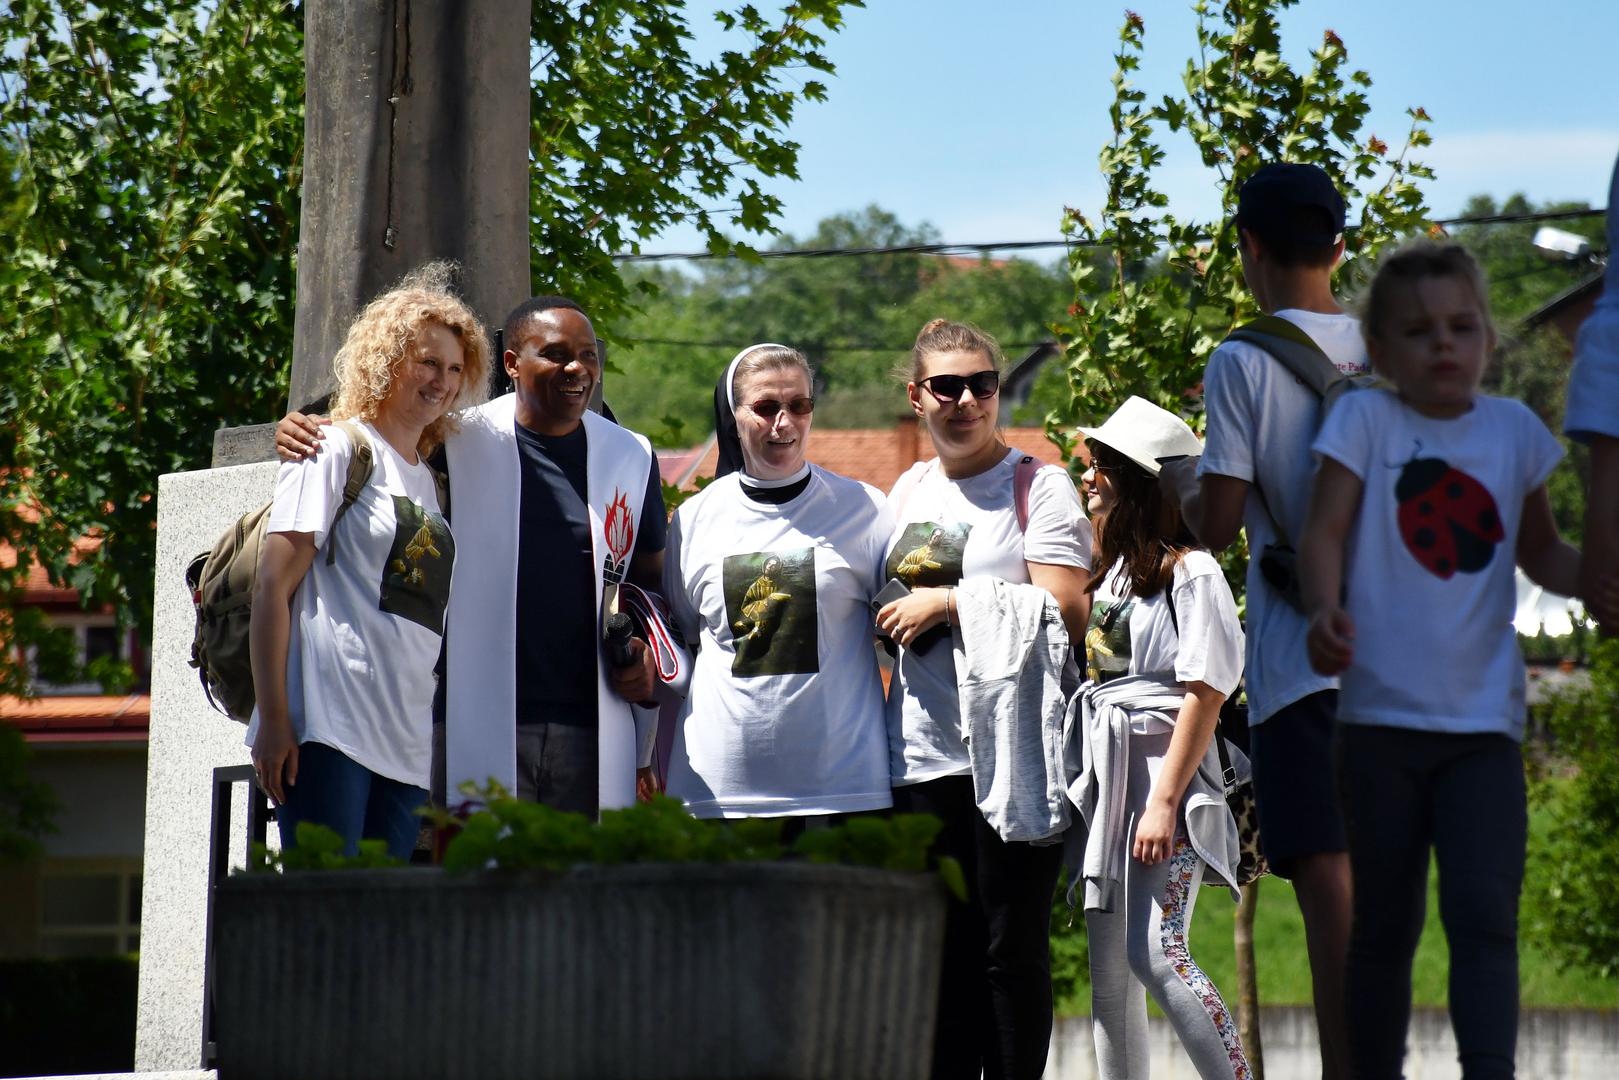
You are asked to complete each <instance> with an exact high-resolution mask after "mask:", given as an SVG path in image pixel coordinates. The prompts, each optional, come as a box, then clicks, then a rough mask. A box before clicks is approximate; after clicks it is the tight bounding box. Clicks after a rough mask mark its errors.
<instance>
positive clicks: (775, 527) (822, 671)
mask: <svg viewBox="0 0 1619 1080" xmlns="http://www.w3.org/2000/svg"><path fill="white" fill-rule="evenodd" d="M812 386H813V383H812V380H811V378H810V369H809V364H808V363H807V362H806V361H805V359H804V357H803V355H802V354H800V353H799V352H797V351H796V350H794V349H789V348H786V347H785V346H781V345H770V344H765V345H754V346H752V347H750V348H747V349H744V350H742V352H740V353H738V354H737V357H736V359H734V360H732V361H731V364H730V366H729V367H728V368H727V369H726V372H725V376H724V378H723V379H722V380H721V382H720V384H719V386H718V387H717V388H716V390H715V421H716V429H717V431H718V439H719V443H720V467H719V473H720V475H718V476H717V477H716V479H715V480H714V482H713V483H712V484H710V485H709V486H708V487H706V488H704V489H703V490H702V491H701V492H699V493H698V494H697V495H695V496H693V497H692V498H691V499H689V500H687V501H686V502H685V503H684V504H683V505H682V506H681V507H680V509H679V510H677V511H676V512H675V516H674V520H673V522H672V523H671V524H670V527H669V543H668V549H667V553H666V555H665V556H664V593H665V595H666V596H667V598H668V601H669V606H670V608H671V610H672V612H673V614H674V618H675V621H676V623H677V625H678V626H679V627H680V630H681V632H682V633H683V634H684V636H685V639H686V641H687V643H688V644H690V645H692V646H693V647H695V648H696V649H697V660H696V663H695V665H694V666H693V668H692V679H691V687H690V690H689V692H688V695H687V698H686V702H685V705H684V706H683V708H682V712H681V718H680V726H679V728H678V729H677V732H676V735H675V742H674V749H673V753H672V755H671V761H670V769H669V778H668V790H669V793H670V794H672V795H675V796H677V797H678V798H680V799H683V800H684V801H685V803H686V805H687V807H688V808H689V809H690V810H691V812H692V813H693V814H695V815H697V816H698V817H755V816H760V817H790V818H792V819H793V821H792V824H791V826H790V828H789V830H788V832H789V834H791V833H792V832H794V831H797V830H798V829H800V828H802V827H803V826H804V825H805V824H807V823H808V821H809V820H810V819H812V818H814V817H817V816H825V815H832V814H843V813H852V812H857V811H865V810H877V809H882V808H885V807H887V806H888V805H889V804H890V802H891V801H892V796H891V794H890V791H889V784H888V745H887V739H886V736H885V732H884V728H883V712H882V709H883V701H882V682H881V680H880V678H879V675H878V670H877V660H876V653H875V650H873V648H872V644H871V611H870V608H869V607H868V602H869V600H870V598H871V596H872V595H873V594H874V593H875V592H876V591H877V583H878V580H879V579H878V573H879V572H880V570H881V564H882V559H883V546H884V544H885V543H886V542H887V539H888V532H889V517H888V514H887V511H886V510H885V509H884V505H883V498H882V495H881V493H880V492H878V491H877V490H876V489H874V488H871V487H868V486H867V485H865V484H861V483H859V482H857V481H854V480H850V479H847V478H846V477H842V476H838V475H837V474H835V473H830V472H827V471H826V470H824V469H821V468H819V467H818V466H814V465H811V464H809V463H808V462H807V461H806V460H805V457H804V453H805V445H806V443H807V441H808V439H809V434H810V423H811V420H812V419H813V415H814V407H815V402H814V398H813V397H812V394H813V389H812Z"/></svg>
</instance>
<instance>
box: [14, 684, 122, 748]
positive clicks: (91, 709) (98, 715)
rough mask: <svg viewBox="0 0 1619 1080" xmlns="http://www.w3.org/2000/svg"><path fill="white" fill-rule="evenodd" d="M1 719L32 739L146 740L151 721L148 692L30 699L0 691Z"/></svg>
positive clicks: (86, 740)
mask: <svg viewBox="0 0 1619 1080" xmlns="http://www.w3.org/2000/svg"><path fill="white" fill-rule="evenodd" d="M0 721H3V722H5V723H9V724H14V725H16V726H17V727H18V728H20V729H21V730H22V733H23V735H24V737H25V738H27V740H28V741H29V742H31V743H62V742H92V741H93V742H145V741H146V738H147V732H148V729H149V728H150V727H151V722H152V698H151V695H149V694H82V695H81V694H65V695H62V696H59V697H39V698H34V699H32V700H26V699H23V698H18V697H12V696H10V695H0Z"/></svg>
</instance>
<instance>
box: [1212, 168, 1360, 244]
mask: <svg viewBox="0 0 1619 1080" xmlns="http://www.w3.org/2000/svg"><path fill="white" fill-rule="evenodd" d="M1311 210H1317V211H1320V213H1310V212H1309V211H1311ZM1344 210H1345V208H1344V198H1343V196H1342V195H1340V194H1338V189H1337V188H1336V187H1334V186H1333V184H1332V178H1331V177H1329V176H1328V175H1327V174H1326V172H1325V171H1324V170H1323V169H1322V168H1321V167H1320V166H1318V165H1305V164H1301V163H1296V162H1289V161H1276V162H1272V163H1271V164H1269V165H1262V166H1260V167H1259V169H1258V170H1256V171H1255V172H1254V174H1253V175H1252V176H1250V177H1249V178H1248V179H1247V181H1246V182H1245V183H1244V184H1243V185H1242V190H1241V191H1240V192H1239V193H1238V194H1237V224H1238V226H1240V227H1241V228H1244V229H1252V230H1253V231H1254V232H1256V233H1258V234H1259V236H1260V239H1262V240H1265V241H1266V242H1267V243H1268V242H1270V241H1271V238H1272V237H1274V236H1277V235H1278V233H1279V232H1282V231H1285V232H1286V233H1287V234H1288V236H1289V239H1290V240H1291V241H1292V242H1293V243H1294V244H1297V245H1303V246H1312V247H1313V246H1324V245H1330V244H1335V243H1337V241H1338V238H1339V236H1341V235H1342V234H1343V231H1344ZM1301 211H1304V212H1302V213H1301Z"/></svg>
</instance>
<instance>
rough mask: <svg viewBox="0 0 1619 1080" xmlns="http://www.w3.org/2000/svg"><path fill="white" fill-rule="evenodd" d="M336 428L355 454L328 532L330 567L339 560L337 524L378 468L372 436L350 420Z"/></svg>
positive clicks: (338, 423)
mask: <svg viewBox="0 0 1619 1080" xmlns="http://www.w3.org/2000/svg"><path fill="white" fill-rule="evenodd" d="M333 426H334V427H339V428H342V429H343V433H344V434H345V435H347V436H348V437H349V441H350V442H352V443H353V444H354V454H353V456H352V457H350V458H349V474H348V479H347V481H346V482H345V483H344V484H343V501H342V503H340V504H339V505H338V507H337V513H335V514H333V515H332V525H331V528H329V529H328V530H327V531H326V565H327V566H330V565H332V563H333V562H334V561H335V560H336V559H337V523H338V522H339V521H342V520H343V515H344V514H346V513H348V512H349V507H351V506H353V505H354V501H355V500H356V499H358V498H359V497H360V492H362V491H364V490H365V485H366V484H368V483H370V482H371V470H372V469H373V468H374V467H375V466H376V451H375V449H374V448H373V447H372V445H371V436H369V435H367V434H366V433H365V429H364V428H362V427H361V426H360V425H359V424H355V423H351V422H350V421H348V420H335V421H333Z"/></svg>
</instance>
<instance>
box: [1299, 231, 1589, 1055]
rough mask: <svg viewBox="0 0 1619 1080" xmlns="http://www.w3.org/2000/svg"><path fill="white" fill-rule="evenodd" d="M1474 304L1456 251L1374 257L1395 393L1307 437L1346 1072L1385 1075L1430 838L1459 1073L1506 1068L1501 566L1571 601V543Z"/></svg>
mask: <svg viewBox="0 0 1619 1080" xmlns="http://www.w3.org/2000/svg"><path fill="white" fill-rule="evenodd" d="M1486 295H1487V294H1486V292H1485V285H1484V278H1483V274H1482V273H1481V272H1480V270H1479V267H1478V264H1477V263H1476V262H1474V261H1473V258H1472V256H1471V255H1469V254H1468V253H1467V252H1466V251H1465V250H1463V249H1462V248H1460V247H1458V246H1455V245H1448V246H1439V245H1437V244H1433V243H1430V242H1421V243H1417V244H1413V245H1410V246H1408V247H1405V248H1402V249H1401V250H1400V251H1398V252H1396V253H1395V254H1394V255H1392V256H1391V257H1390V258H1389V259H1388V260H1387V261H1385V262H1384V263H1383V265H1382V267H1381V268H1380V269H1379V270H1378V273H1377V276H1376V278H1375V279H1374V280H1373V282H1372V286H1371V289H1370V291H1369V294H1368V297H1367V301H1366V310H1365V313H1364V317H1363V323H1362V328H1363V333H1364V334H1365V336H1366V346H1367V352H1368V353H1369V355H1370V356H1371V359H1372V364H1373V366H1374V368H1375V370H1376V371H1377V373H1378V374H1380V375H1381V376H1383V377H1384V378H1385V379H1387V380H1389V381H1390V382H1391V383H1392V388H1391V389H1387V390H1385V389H1377V390H1364V391H1359V392H1351V393H1349V394H1347V395H1345V396H1344V397H1343V398H1342V399H1341V400H1340V401H1339V402H1338V403H1337V404H1336V406H1335V407H1334V408H1333V409H1332V411H1331V413H1330V414H1329V415H1328V416H1327V418H1326V420H1325V422H1324V424H1323V426H1322V429H1321V433H1320V435H1319V436H1318V437H1317V439H1316V442H1315V446H1314V450H1315V453H1316V455H1317V457H1318V458H1319V459H1320V462H1321V465H1320V471H1319V472H1318V474H1317V476H1316V481H1315V489H1314V492H1313V495H1312V498H1311V503H1310V512H1309V517H1308V520H1307V523H1306V525H1305V530H1304V535H1303V537H1302V542H1301V545H1300V557H1301V560H1302V569H1303V576H1304V598H1305V606H1306V612H1307V614H1308V616H1309V619H1310V629H1309V636H1308V641H1307V644H1308V647H1309V652H1310V662H1311V664H1312V665H1313V666H1314V667H1315V669H1316V670H1317V671H1319V672H1321V673H1323V674H1341V676H1342V691H1341V696H1340V699H1339V705H1338V721H1339V725H1340V727H1339V733H1338V771H1339V777H1338V780H1339V793H1340V798H1341V799H1342V800H1343V804H1344V817H1345V824H1346V828H1347V830H1348V834H1349V859H1350V866H1351V869H1352V872H1353V876H1354V930H1353V931H1352V933H1351V936H1350V944H1349V959H1348V968H1347V977H1346V999H1347V1002H1348V1007H1347V1012H1348V1030H1349V1032H1350V1052H1351V1057H1352V1059H1353V1064H1354V1075H1355V1076H1356V1077H1358V1078H1361V1080H1381V1078H1385V1077H1388V1078H1396V1077H1399V1076H1400V1075H1401V1059H1402V1058H1403V1056H1404V1053H1405V1038H1406V1028H1407V1024H1408V1022H1409V1019H1410V1011H1411V959H1412V956H1413V954H1414V953H1415V951H1416V947H1417V939H1418V937H1419V936H1420V934H1421V932H1422V923H1423V917H1424V910H1423V908H1424V902H1425V900H1426V897H1427V875H1428V852H1429V849H1430V847H1431V848H1432V849H1433V850H1434V852H1435V853H1436V856H1437V859H1438V864H1439V908H1440V917H1441V918H1442V919H1443V921H1444V925H1445V935H1446V938H1447V940H1448V942H1449V946H1450V958H1451V961H1450V963H1451V966H1450V1013H1451V1022H1452V1024H1453V1026H1454V1028H1455V1032H1456V1043H1457V1047H1458V1049H1459V1056H1460V1059H1461V1064H1462V1071H1463V1074H1464V1075H1466V1076H1467V1077H1469V1078H1473V1077H1510V1076H1512V1075H1513V1054H1514V1049H1515V1045H1516V1041H1517V1020H1518V955H1517V922H1518V894H1519V891H1520V889H1521V887H1522V883H1523V868H1524V842H1525V833H1526V829H1527V812H1526V807H1525V793H1524V775H1523V757H1522V753H1521V747H1520V743H1521V741H1522V738H1523V724H1524V712H1525V704H1524V668H1523V657H1522V656H1521V655H1520V654H1519V652H1518V646H1517V641H1516V639H1515V636H1514V633H1513V628H1512V616H1513V611H1514V607H1515V600H1516V597H1515V589H1514V584H1513V567H1514V565H1517V566H1520V567H1522V568H1523V570H1524V572H1525V573H1526V574H1527V575H1528V576H1529V577H1530V579H1531V580H1533V581H1534V582H1536V583H1537V584H1539V585H1541V586H1543V587H1545V588H1546V589H1548V590H1549V591H1551V592H1554V593H1559V594H1562V595H1565V596H1569V595H1574V593H1575V592H1576V590H1577V588H1578V585H1577V579H1578V574H1579V563H1580V553H1579V551H1578V549H1576V548H1574V547H1572V546H1570V545H1569V544H1567V543H1565V542H1564V541H1563V540H1562V539H1561V538H1559V536H1558V534H1557V526H1556V525H1555V524H1554V522H1553V521H1552V512H1551V503H1550V501H1549V500H1548V498H1547V495H1546V486H1545V481H1546V477H1547V476H1548V475H1549V474H1550V473H1551V471H1552V469H1553V468H1554V467H1555V466H1556V465H1557V462H1558V460H1559V459H1560V458H1561V457H1562V448H1561V446H1560V445H1559V444H1558V442H1557V440H1556V439H1555V438H1553V437H1552V435H1551V433H1550V432H1549V431H1547V430H1546V427H1545V425H1544V424H1542V423H1541V422H1540V420H1539V419H1538V418H1537V417H1536V416H1535V415H1534V413H1532V412H1530V411H1529V409H1528V408H1526V407H1525V406H1524V405H1523V404H1522V403H1520V402H1517V401H1512V400H1508V399H1505V398H1495V397H1487V396H1484V395H1481V394H1480V393H1479V392H1478V390H1479V381H1480V379H1481V378H1482V377H1483V374H1484V369H1485V365H1486V364H1487V362H1488V360H1489V356H1490V353H1491V351H1492V349H1493V348H1494V345H1495V331H1494V329H1493V328H1492V326H1491V323H1490V315H1489V310H1488V307H1487V302H1486Z"/></svg>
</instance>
